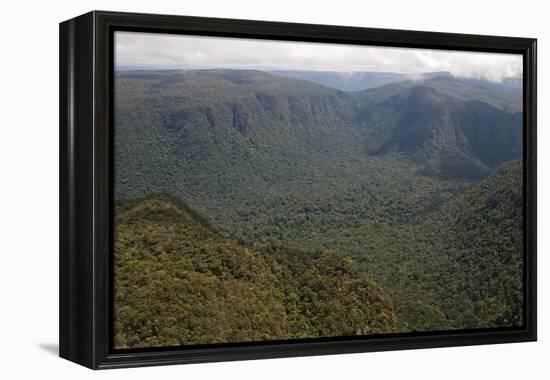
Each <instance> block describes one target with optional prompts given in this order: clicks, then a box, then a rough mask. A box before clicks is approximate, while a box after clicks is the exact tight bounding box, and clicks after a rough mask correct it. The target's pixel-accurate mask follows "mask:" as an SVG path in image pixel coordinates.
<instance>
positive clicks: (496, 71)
mask: <svg viewBox="0 0 550 380" xmlns="http://www.w3.org/2000/svg"><path fill="white" fill-rule="evenodd" d="M115 64H116V65H117V66H143V67H165V68H182V69H184V68H234V69H259V70H318V71H323V70H326V71H339V72H357V71H375V72H398V73H406V74H410V76H411V78H414V76H415V74H421V73H427V72H438V71H446V72H449V73H450V74H452V75H454V76H457V77H465V78H475V79H486V80H490V81H494V82H500V81H502V79H503V78H507V77H521V76H522V56H521V55H519V54H496V53H477V52H460V51H447V50H433V49H411V48H391V47H376V46H359V45H341V44H326V43H310V42H287V41H269V40H255V39H241V38H227V37H202V36H185V35H172V34H160V33H138V32H116V33H115Z"/></svg>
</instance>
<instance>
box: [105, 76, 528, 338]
mask: <svg viewBox="0 0 550 380" xmlns="http://www.w3.org/2000/svg"><path fill="white" fill-rule="evenodd" d="M516 92H517V91H516ZM516 92H514V91H512V90H510V91H508V90H506V89H502V88H501V87H499V86H497V85H487V84H484V85H481V84H479V83H477V82H476V83H471V82H470V81H461V80H454V79H452V78H431V79H429V80H424V81H422V85H421V86H419V83H417V82H412V81H407V82H400V83H394V84H389V85H386V86H382V87H379V88H375V89H371V90H367V91H362V92H358V93H345V92H342V91H337V90H334V89H330V88H326V87H323V86H319V85H315V84H313V83H308V82H304V81H298V80H293V79H288V78H280V77H276V76H273V75H268V74H265V73H262V72H258V71H233V70H203V71H190V72H186V73H183V74H182V73H181V72H161V71H159V72H130V73H123V74H119V75H118V74H117V82H116V105H117V106H116V129H115V132H116V133H115V139H116V141H115V164H116V167H115V179H116V183H115V195H116V199H117V200H118V201H119V203H120V205H119V208H118V209H117V215H116V217H117V219H116V222H117V226H116V229H117V230H116V231H117V239H116V240H117V242H116V244H117V246H116V250H115V253H116V260H117V283H116V287H117V305H118V306H117V314H116V315H117V325H116V329H117V337H116V339H117V340H116V342H117V345H118V346H120V347H143V346H159V345H178V344H194V343H205V342H209V343H212V342H225V341H246V340H264V339H281V338H284V339H287V338H302V337H316V336H331V335H353V334H361V333H379V332H393V331H400V332H408V331H433V330H448V329H461V328H479V327H499V326H517V325H519V324H521V322H522V321H521V304H522V289H521V280H522V260H521V258H522V235H521V224H522V220H523V219H522V213H521V205H522V199H523V196H522V192H521V191H522V185H521V183H522V170H521V161H512V162H508V161H510V160H513V159H515V158H519V157H520V156H521V134H519V135H518V133H520V132H521V128H520V127H521V114H520V113H510V112H509V111H517V110H521V99H520V100H519V101H518V102H516V100H517V97H516V95H517V94H516ZM518 131H519V132H518ZM497 167H499V168H498V169H496V168H497ZM159 194H170V196H173V197H174V198H175V199H179V200H181V201H185V202H186V204H188V205H189V207H191V208H192V209H193V210H196V211H197V212H195V211H192V210H191V208H189V207H188V206H186V205H184V204H183V203H179V202H178V201H176V200H174V199H172V198H166V197H162V196H161V197H159V196H158V195H159ZM143 197H147V198H145V199H143ZM131 199H141V200H140V201H129V202H128V200H131ZM199 214H200V215H203V216H204V217H205V218H206V219H207V220H208V221H206V219H204V218H201V217H200V216H199ZM245 247H246V248H245ZM355 263H357V264H355ZM373 281H375V283H376V284H378V286H381V287H382V288H383V289H384V292H382V290H381V289H380V288H379V287H378V286H377V285H375V284H374V283H373ZM163 284H166V285H163ZM229 294H235V295H238V297H233V298H228V295H229ZM384 294H386V295H384ZM388 297H389V298H391V302H390V301H389V298H388ZM203 298H204V300H203ZM392 304H393V310H394V311H392V306H391V305H392ZM245 316H246V317H245ZM188 321H192V322H188ZM212 326H216V327H215V328H214V327H212Z"/></svg>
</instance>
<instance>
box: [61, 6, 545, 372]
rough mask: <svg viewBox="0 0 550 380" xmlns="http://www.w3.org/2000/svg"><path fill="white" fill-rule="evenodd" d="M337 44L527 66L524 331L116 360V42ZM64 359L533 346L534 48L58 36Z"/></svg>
mask: <svg viewBox="0 0 550 380" xmlns="http://www.w3.org/2000/svg"><path fill="white" fill-rule="evenodd" d="M118 30H125V31H142V32H144V31H147V32H162V33H176V34H178V33H179V34H192V35H203V36H224V37H246V38H261V39H270V40H292V41H307V42H331V43H341V44H356V45H357V44H358V45H374V46H392V47H408V48H431V49H444V50H461V51H478V52H496V53H497V52H499V53H518V54H522V55H523V62H524V63H523V65H524V66H523V78H524V79H523V80H524V86H523V91H524V96H523V110H524V112H523V128H524V130H523V144H524V146H523V152H524V153H523V154H524V157H523V158H524V159H523V163H524V205H523V207H524V318H523V321H524V325H523V326H522V327H519V328H508V329H476V330H471V331H465V330H461V331H454V332H451V331H446V332H430V333H410V334H392V335H386V336H381V335H376V336H370V337H356V338H328V339H309V340H303V341H270V342H262V343H236V344H224V345H207V346H192V347H188V348H187V347H180V348H173V349H147V350H145V349H140V350H134V351H130V350H128V351H116V350H113V348H112V343H111V341H112V339H111V338H112V326H111V322H112V318H111V317H112V316H111V310H112V303H113V288H112V287H113V283H112V277H113V273H112V267H113V265H112V264H113V262H112V252H111V245H112V241H113V220H112V214H113V201H112V192H113V189H112V186H113V185H112V183H113V181H112V171H113V159H112V157H113V155H112V151H113V131H112V129H113V128H112V126H113V93H112V90H113V89H112V86H113V33H114V31H118ZM59 38H60V40H59V41H60V53H59V54H60V56H59V62H60V67H59V74H60V87H59V88H60V90H59V91H60V95H59V96H60V99H59V113H60V177H59V178H60V182H59V187H60V199H59V201H60V209H59V213H60V214H59V216H60V237H59V238H60V257H59V258H60V278H59V281H60V291H59V297H60V320H59V323H60V336H59V340H60V356H61V357H63V358H66V359H68V360H71V361H73V362H76V363H79V364H81V365H84V366H86V367H89V368H93V369H103V368H119V367H133V366H151V365H162V364H183V363H199V362H212V361H228V360H242V359H261V358H277V357H289V356H305V355H324V354H342V353H352V352H367V351H383V350H401V349H416V348H429V347H445V346H459V345H478V344H493V343H509V342H528V341H535V340H536V337H537V332H536V331H537V288H536V283H537V271H536V269H537V263H536V261H537V257H536V233H537V232H536V220H537V217H536V206H537V203H536V202H537V201H536V199H537V198H536V197H537V190H536V185H537V181H536V173H537V169H536V124H537V113H536V112H537V109H536V96H537V87H536V86H537V81H536V71H537V61H536V46H537V42H536V39H531V38H512V37H497V36H481V35H466V34H448V33H432V32H417V31H403V30H385V29H370V28H358V27H343V26H327V25H308V24H295V23H280V22H265V21H248V20H231V19H218V18H202V17H186V16H167V15H151V14H136V13H118V12H105V11H93V12H90V13H87V14H84V15H82V16H79V17H76V18H73V19H71V20H68V21H65V22H62V23H61V24H60V33H59Z"/></svg>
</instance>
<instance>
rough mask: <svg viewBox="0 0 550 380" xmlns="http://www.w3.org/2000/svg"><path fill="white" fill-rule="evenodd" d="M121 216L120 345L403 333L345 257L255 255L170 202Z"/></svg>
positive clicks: (141, 203) (130, 207) (148, 202)
mask: <svg viewBox="0 0 550 380" xmlns="http://www.w3.org/2000/svg"><path fill="white" fill-rule="evenodd" d="M116 215H117V216H116V218H117V220H116V229H115V346H116V347H117V348H137V347H156V346H177V345H191V344H208V343H224V342H242V341H261V340H273V339H297V338H315V337H326V336H342V335H344V336H346V335H347V336H350V335H368V334H376V333H380V332H390V331H392V330H393V325H394V323H395V316H394V314H393V309H392V304H391V301H390V300H389V299H388V298H387V296H386V295H385V294H384V292H383V291H382V290H381V289H380V288H379V287H378V286H377V285H376V284H374V283H373V282H372V281H371V280H370V279H369V278H368V277H367V276H366V275H365V274H364V273H362V272H360V271H359V270H358V268H357V266H356V264H355V263H354V262H353V260H351V258H350V257H349V256H346V255H344V254H342V253H339V252H336V251H316V252H306V251H301V252H298V251H292V250H269V251H264V252H255V251H253V250H249V249H248V248H246V247H244V246H242V245H239V244H238V243H236V242H234V241H231V240H227V239H225V238H223V237H221V236H219V235H218V234H217V233H216V232H215V231H214V230H213V229H212V227H211V226H210V225H209V224H208V222H206V221H205V220H204V219H202V218H201V217H200V216H198V215H197V214H196V213H195V212H194V211H193V210H191V209H190V208H189V207H188V206H186V205H185V204H183V203H182V202H181V201H178V200H175V199H172V198H169V197H150V198H145V199H141V200H134V201H131V202H126V203H125V204H123V205H119V206H118V208H117V214H116Z"/></svg>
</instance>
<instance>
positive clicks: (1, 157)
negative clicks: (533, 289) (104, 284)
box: [0, 0, 550, 380]
mask: <svg viewBox="0 0 550 380" xmlns="http://www.w3.org/2000/svg"><path fill="white" fill-rule="evenodd" d="M544 7H545V2H544V1H540V0H539V1H535V0H523V1H518V0H516V1H504V0H490V1H480V0H474V1H472V0H454V1H441V0H433V1H426V0H415V1H409V0H401V1H396V0H376V1H360V0H359V1H358V0H355V1H353V0H349V1H348V0H333V1H330V0H326V1H320V0H316V1H309V2H307V1H297V0H266V1H258V0H256V1H246V0H229V1H228V0H226V1H223V0H220V1H215V0H187V1H181V0H180V1H169V0H124V1H112V0H111V1H106V0H96V1H90V0H80V1H58V2H51V1H50V2H46V1H34V2H33V1H23V0H19V1H8V2H4V3H3V7H2V19H1V21H0V28H1V33H0V39H1V44H0V46H1V54H2V58H1V59H0V65H1V70H0V91H1V94H2V98H1V104H2V106H1V109H0V119H1V122H0V175H1V177H0V178H1V184H0V205H1V207H0V223H1V226H0V231H1V232H0V244H1V245H0V247H1V248H0V255H1V256H0V257H1V261H0V377H1V378H3V379H18V378H29V379H32V378H39V379H45V378H52V379H53V378H55V379H65V378H66V379H87V378H92V377H95V378H104V379H107V378H108V379H115V378H116V379H119V378H120V379H134V380H137V379H151V378H157V379H175V378H179V379H182V378H186V379H196V378H201V379H209V378H224V379H233V378H235V379H240V380H244V379H257V378H263V379H292V378H298V377H307V378H311V379H334V378H338V379H346V378H372V379H379V378H407V379H417V378H418V379H518V378H531V379H543V378H546V379H547V378H550V364H549V363H548V361H549V360H548V358H549V353H550V343H549V342H548V340H549V339H550V336H549V334H550V332H549V325H548V323H547V322H548V321H549V316H548V312H549V311H548V302H546V300H545V299H544V297H546V298H548V296H547V295H548V294H549V286H550V283H549V281H547V280H546V279H545V274H550V268H549V265H548V264H549V261H548V260H546V257H545V253H546V251H547V250H548V248H549V245H550V238H549V234H548V232H549V230H548V228H549V226H550V220H549V216H550V210H549V202H548V197H549V196H550V188H549V185H548V181H547V180H548V178H549V176H548V174H549V171H550V143H549V140H550V136H549V133H548V130H546V128H545V127H546V125H545V120H546V117H547V113H546V107H545V106H546V105H547V104H548V102H549V101H550V98H549V96H550V95H547V92H546V91H547V90H548V89H549V88H550V83H549V80H550V74H549V73H548V72H547V71H546V69H547V68H548V64H549V63H550V59H549V58H548V50H550V48H549V46H550V42H549V41H550V27H548V14H549V12H548V10H547V9H544ZM93 9H101V10H117V11H130V12H131V11H133V12H150V13H166V14H179V15H194V16H215V17H228V18H245V19H257V20H272V21H289V22H304V23H319V24H335V25H353V26H364V27H380V28H396V29H412V30H415V29H416V30H427V31H441V32H463V33H476V34H495V35H511V36H525V37H536V38H538V39H539V82H538V85H539V87H538V88H539V97H538V104H539V118H538V122H539V157H538V163H539V245H538V248H539V261H540V265H539V294H540V296H539V305H540V306H539V321H540V328H539V342H537V343H524V344H508V345H494V346H484V347H459V348H446V349H430V350H416V351H401V352H386V353H370V354H355V355H338V356H323V357H309V358H291V359H276V360H260V361H246V362H232V363H218V364H202V365H188V366H168V367H155V368H141V369H126V370H111V371H101V372H93V371H90V370H88V369H85V368H83V367H79V366H77V365H75V364H72V363H70V362H68V361H65V360H63V359H59V358H57V357H56V355H57V334H58V326H57V318H58V311H57V309H58V301H57V290H58V280H57V277H58V269H57V265H58V23H59V22H60V21H63V20H65V19H68V18H71V17H74V16H76V15H79V14H81V13H85V12H87V11H89V10H93ZM545 350H546V351H547V352H546V354H545V353H544V351H545Z"/></svg>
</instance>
